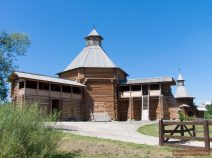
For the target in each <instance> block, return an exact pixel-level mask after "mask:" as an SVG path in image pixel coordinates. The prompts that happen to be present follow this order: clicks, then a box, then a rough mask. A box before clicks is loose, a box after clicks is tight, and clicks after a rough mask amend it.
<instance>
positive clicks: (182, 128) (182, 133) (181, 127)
mask: <svg viewBox="0 0 212 158" xmlns="http://www.w3.org/2000/svg"><path fill="white" fill-rule="evenodd" d="M181 122H183V121H181ZM180 135H181V137H184V127H183V125H180ZM181 143H185V141H184V140H183V139H182V138H181Z"/></svg>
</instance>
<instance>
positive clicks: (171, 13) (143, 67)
mask: <svg viewBox="0 0 212 158" xmlns="http://www.w3.org/2000/svg"><path fill="white" fill-rule="evenodd" d="M0 2H1V6H0V30H7V31H9V32H26V33H27V34H28V35H29V36H30V39H31V42H32V44H31V46H30V49H29V51H28V53H27V55H26V56H25V57H20V58H18V61H17V64H18V65H19V70H21V71H26V72H34V73H40V74H46V75H55V74H56V73H57V72H60V71H62V70H63V69H65V67H66V66H67V65H68V64H69V63H70V62H71V61H72V60H73V58H74V57H75V56H76V55H77V54H78V53H79V52H80V51H81V49H82V48H83V47H84V46H85V41H84V37H85V36H86V35H87V34H88V33H89V32H90V31H91V30H92V27H93V26H94V25H95V26H96V29H97V31H98V32H99V33H100V34H101V35H102V36H103V37H104V41H103V48H104V49H105V51H106V52H107V54H108V55H109V56H110V57H111V59H112V60H113V61H114V63H116V65H118V66H120V67H121V68H123V69H124V70H125V71H126V72H128V74H130V76H129V78H146V77H159V76H173V77H175V78H176V77H177V75H178V68H179V67H180V68H181V70H182V73H183V76H184V78H185V79H186V85H187V88H188V90H189V92H190V94H191V95H192V96H195V97H196V100H195V102H196V103H201V102H203V101H207V100H212V93H211V91H212V84H211V78H212V70H211V68H212V62H211V61H212V1H211V0H186V1H185V0H134V1H132V0H102V1H100V0H75V1H74V0H72V1H71V0H60V1H59V0H34V1H32V0H0ZM173 92H175V88H173Z"/></svg>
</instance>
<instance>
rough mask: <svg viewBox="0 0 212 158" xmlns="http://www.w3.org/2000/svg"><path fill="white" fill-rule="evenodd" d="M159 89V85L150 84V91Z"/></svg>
mask: <svg viewBox="0 0 212 158" xmlns="http://www.w3.org/2000/svg"><path fill="white" fill-rule="evenodd" d="M159 89H160V86H159V84H151V85H150V90H159Z"/></svg>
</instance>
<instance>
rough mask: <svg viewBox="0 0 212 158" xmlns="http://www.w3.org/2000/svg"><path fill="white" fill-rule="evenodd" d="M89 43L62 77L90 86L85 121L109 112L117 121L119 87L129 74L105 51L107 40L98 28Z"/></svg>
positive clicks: (87, 39)
mask: <svg viewBox="0 0 212 158" xmlns="http://www.w3.org/2000/svg"><path fill="white" fill-rule="evenodd" d="M85 40H86V46H85V48H84V49H83V50H82V51H81V52H80V53H79V55H78V56H77V57H76V58H75V59H74V60H73V61H72V62H71V63H70V65H68V67H67V68H66V69H65V70H64V71H63V72H60V73H58V75H59V77H60V78H65V79H70V80H76V81H77V82H79V83H82V84H84V85H85V86H86V88H85V89H84V92H83V102H84V103H83V106H84V107H83V112H82V113H83V116H84V120H88V119H89V118H90V113H93V112H107V113H108V114H109V115H110V117H111V118H112V119H114V120H116V119H117V103H118V101H117V99H118V95H117V86H118V83H119V82H120V81H121V80H126V77H127V76H128V74H127V73H126V72H125V71H123V70H122V69H121V68H119V67H118V66H116V65H115V64H114V63H113V62H112V60H111V59H110V58H109V57H108V56H107V54H106V53H105V51H104V50H103V49H102V40H103V37H102V36H101V35H99V34H98V33H97V31H96V30H95V29H93V30H92V31H91V33H90V34H89V35H88V36H86V37H85Z"/></svg>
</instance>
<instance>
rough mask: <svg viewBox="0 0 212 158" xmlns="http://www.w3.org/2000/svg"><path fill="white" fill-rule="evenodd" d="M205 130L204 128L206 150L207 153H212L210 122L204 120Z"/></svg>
mask: <svg viewBox="0 0 212 158" xmlns="http://www.w3.org/2000/svg"><path fill="white" fill-rule="evenodd" d="M203 128H204V139H205V149H206V150H207V151H210V136H209V126H208V120H204V122H203Z"/></svg>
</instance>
